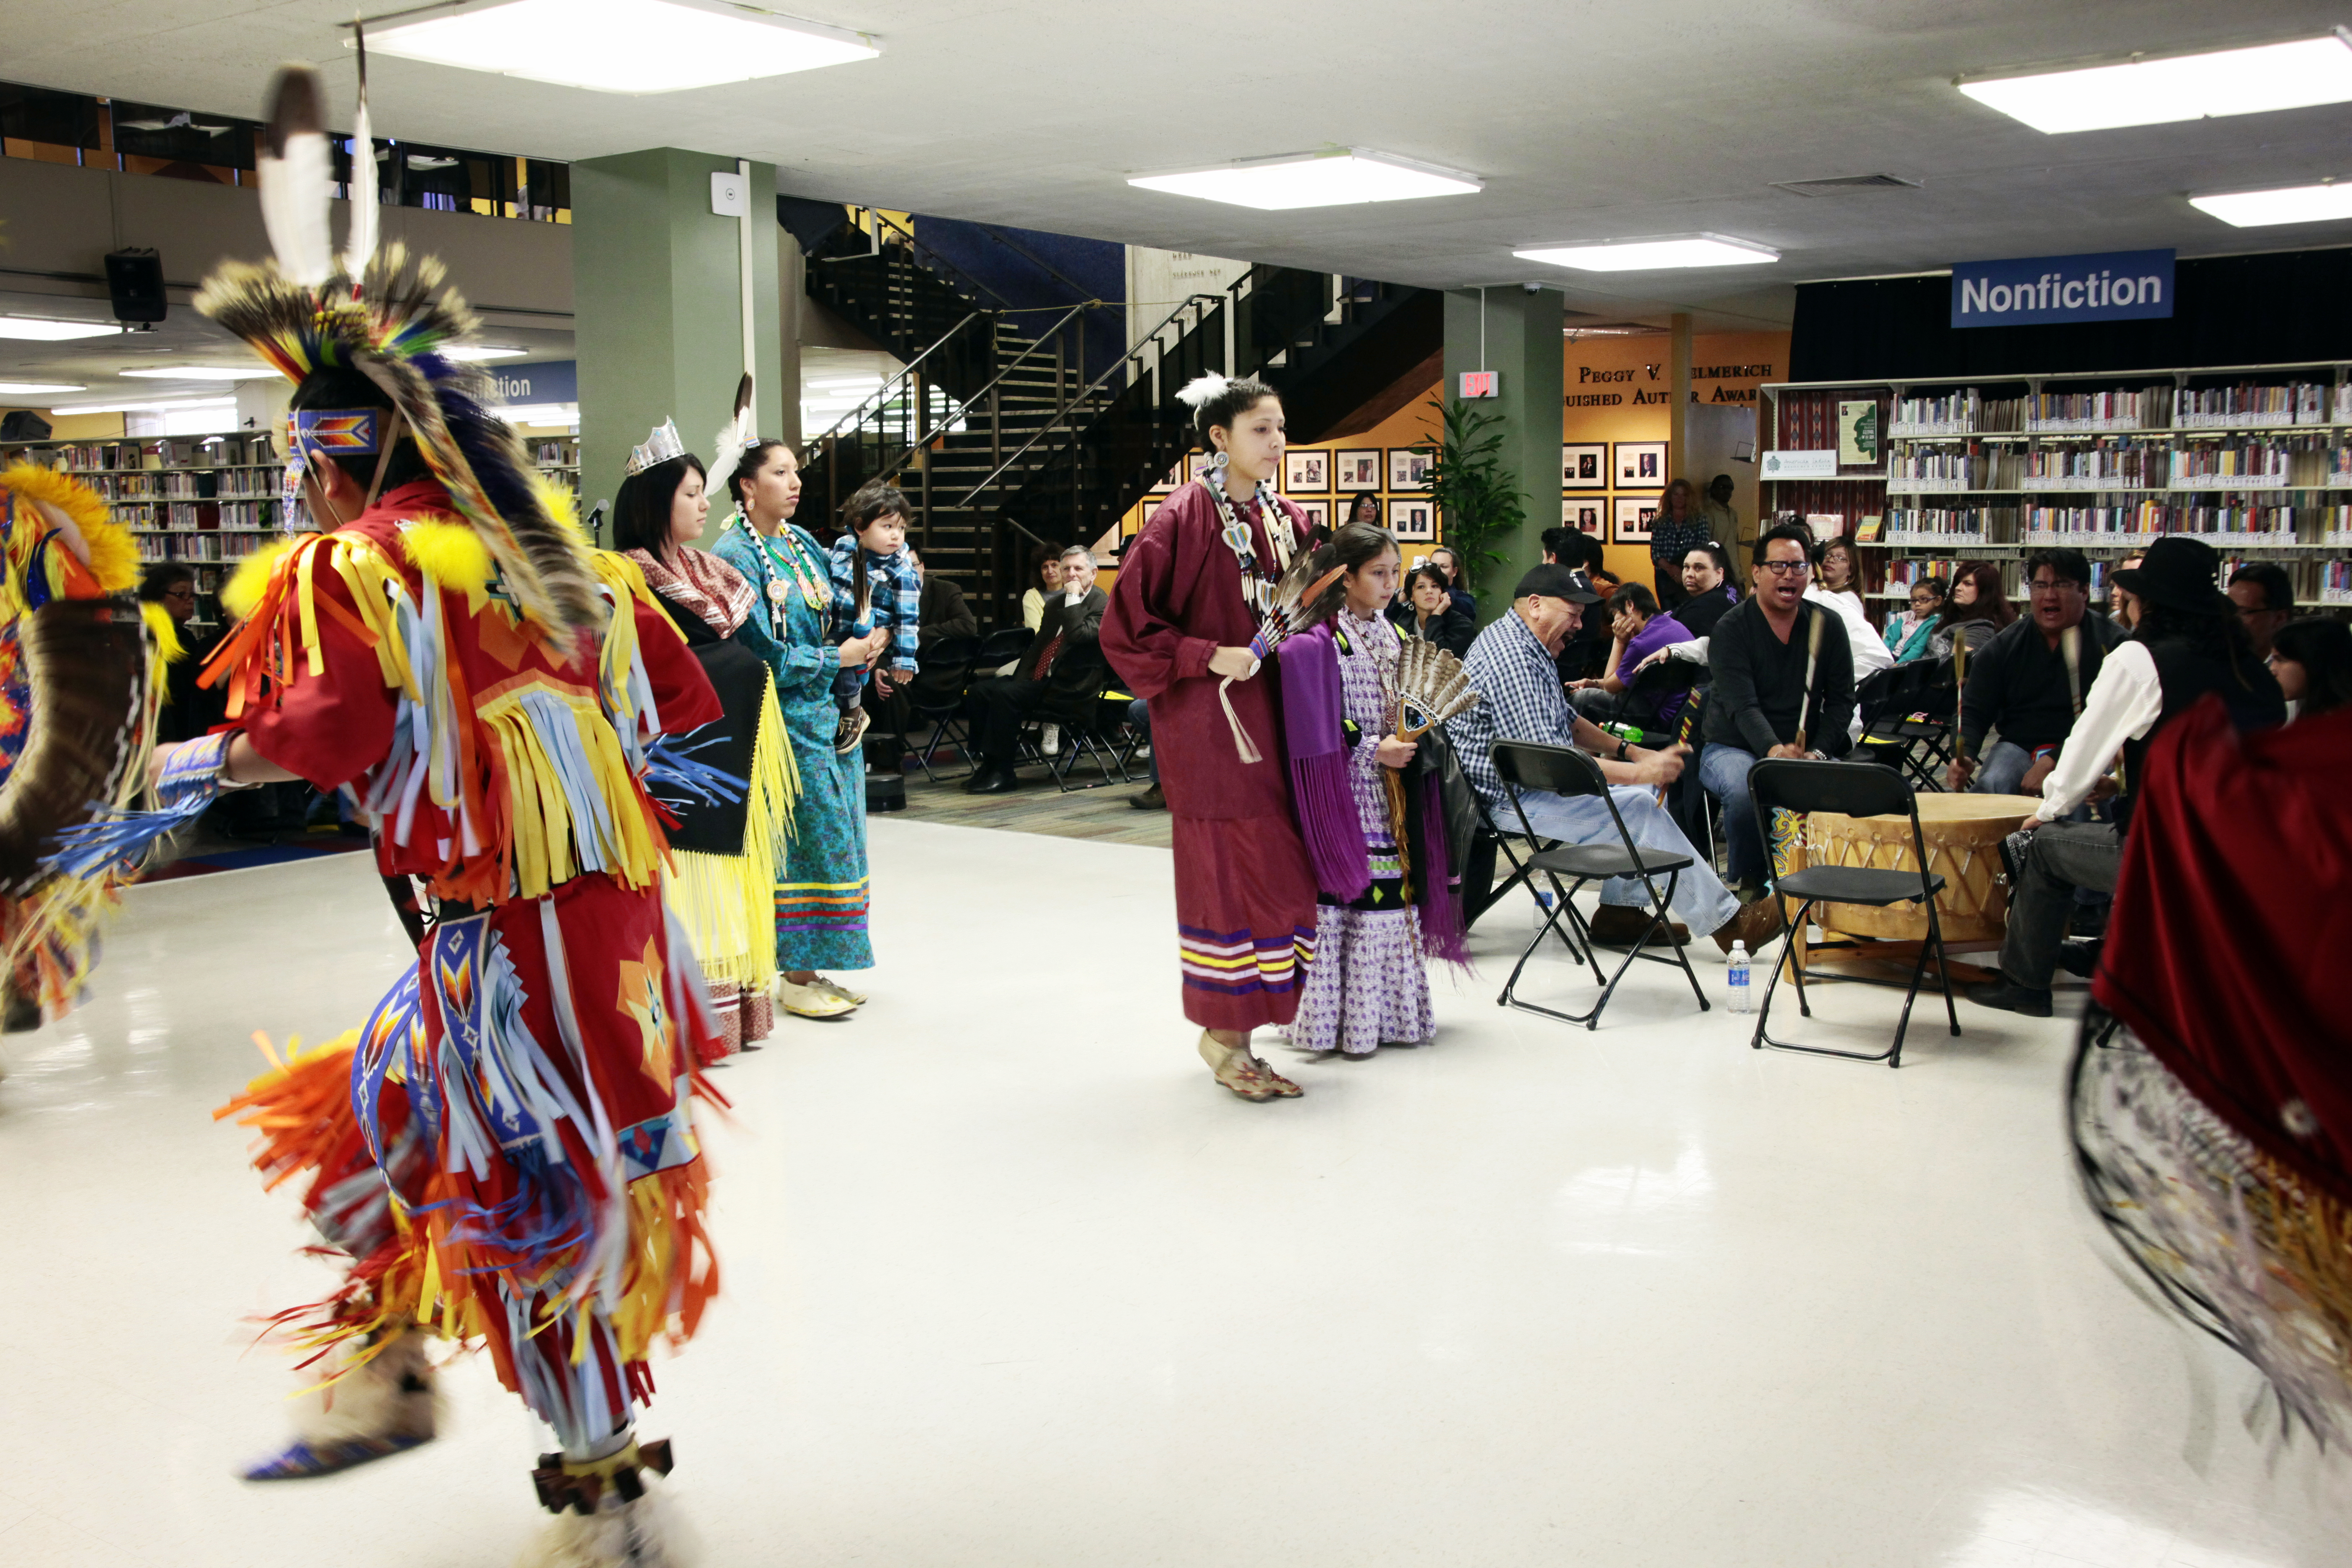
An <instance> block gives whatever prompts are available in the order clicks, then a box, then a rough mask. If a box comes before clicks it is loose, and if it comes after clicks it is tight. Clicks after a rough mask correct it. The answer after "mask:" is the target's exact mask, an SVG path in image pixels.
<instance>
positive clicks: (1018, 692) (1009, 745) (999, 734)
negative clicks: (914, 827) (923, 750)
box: [963, 545, 1110, 795]
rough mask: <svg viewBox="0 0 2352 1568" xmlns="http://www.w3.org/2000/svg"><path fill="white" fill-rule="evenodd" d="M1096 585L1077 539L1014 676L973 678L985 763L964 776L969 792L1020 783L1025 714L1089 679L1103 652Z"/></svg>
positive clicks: (1090, 559)
mask: <svg viewBox="0 0 2352 1568" xmlns="http://www.w3.org/2000/svg"><path fill="white" fill-rule="evenodd" d="M1109 602H1110V601H1109V599H1108V597H1107V596H1106V595H1104V593H1103V591H1102V590H1101V589H1100V588H1097V587H1096V586H1095V558H1094V555H1093V553H1092V552H1089V551H1086V550H1081V549H1079V548H1078V547H1077V546H1076V545H1073V546H1071V547H1070V548H1069V549H1067V550H1065V551H1064V552H1062V587H1061V591H1060V592H1059V593H1056V594H1055V595H1052V596H1051V597H1049V598H1048V599H1046V601H1045V615H1044V616H1043V618H1041V619H1040V620H1039V622H1038V624H1037V631H1036V635H1035V636H1034V637H1031V638H1030V639H1029V646H1028V647H1027V648H1025V649H1024V650H1023V652H1022V655H1021V658H1019V660H1017V661H1016V662H1015V663H1014V665H1013V673H1012V674H1011V675H993V676H990V677H989V678H988V679H984V680H975V681H973V682H972V684H971V694H970V696H969V697H968V698H967V699H966V701H967V703H968V705H969V706H970V708H971V715H972V731H973V733H974V734H976V735H977V736H978V737H979V741H980V766H979V767H978V768H977V769H975V770H973V773H972V775H971V778H969V779H967V780H965V781H964V786H963V787H964V792H965V793H966V794H967V795H1003V794H1005V793H1006V792H1008V791H1011V790H1016V789H1019V788H1020V787H1021V781H1020V779H1019V777H1017V776H1016V774H1015V773H1014V771H1013V768H1014V762H1015V759H1016V758H1017V757H1018V756H1019V754H1020V749H1021V724H1022V721H1023V720H1024V719H1026V718H1027V717H1028V716H1029V715H1030V714H1032V713H1034V712H1035V711H1037V710H1038V708H1039V706H1040V705H1042V704H1043V703H1044V701H1045V695H1046V693H1047V691H1049V690H1051V689H1054V688H1055V687H1058V686H1067V685H1070V684H1073V683H1075V682H1077V681H1082V680H1084V679H1086V678H1087V675H1088V673H1089V672H1090V669H1091V667H1092V666H1093V665H1094V663H1095V661H1097V660H1098V659H1100V658H1101V657H1102V654H1101V649H1100V647H1099V644H1100V643H1101V640H1102V618H1103V610H1104V607H1105V606H1106V605H1108V604H1109Z"/></svg>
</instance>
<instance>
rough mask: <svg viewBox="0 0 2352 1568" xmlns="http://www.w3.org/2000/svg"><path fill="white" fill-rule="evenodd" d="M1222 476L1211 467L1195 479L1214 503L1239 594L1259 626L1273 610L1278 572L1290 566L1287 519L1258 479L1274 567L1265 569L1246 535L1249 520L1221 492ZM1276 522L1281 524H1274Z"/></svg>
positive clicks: (1258, 501)
mask: <svg viewBox="0 0 2352 1568" xmlns="http://www.w3.org/2000/svg"><path fill="white" fill-rule="evenodd" d="M1222 481H1223V469H1213V470H1211V471H1210V473H1209V475H1208V476H1207V477H1206V478H1204V479H1202V480H1200V481H1199V482H1200V485H1201V488H1202V489H1205V490H1207V491H1208V492H1209V494H1210V496H1211V498H1212V499H1213V500H1215V501H1216V503H1217V517H1218V520H1219V521H1220V523H1221V524H1222V525H1223V526H1222V532H1223V536H1224V541H1225V548H1226V549H1228V550H1230V551H1232V552H1234V561H1235V562H1237V563H1239V564H1240V566H1241V569H1242V597H1243V598H1244V599H1245V600H1246V601H1248V604H1249V607H1250V614H1251V615H1252V616H1253V617H1255V619H1256V621H1257V622H1258V624H1259V625H1261V626H1263V625H1265V620H1266V617H1267V616H1271V615H1272V614H1273V613H1274V590H1275V588H1276V585H1277V584H1279V583H1280V582H1281V581H1282V574H1284V573H1285V572H1286V571H1288V570H1289V569H1290V545H1291V541H1290V530H1289V526H1288V524H1289V521H1290V520H1289V518H1288V516H1287V515H1286V513H1285V512H1284V511H1283V510H1282V509H1281V508H1280V507H1279V506H1277V505H1276V504H1275V500H1274V491H1273V490H1272V489H1269V488H1268V487H1267V485H1266V483H1265V480H1263V479H1261V480H1259V481H1258V487H1257V504H1258V510H1259V511H1260V513H1261V514H1262V515H1263V516H1264V517H1265V540H1266V543H1267V545H1268V546H1269V547H1271V549H1272V550H1273V552H1274V563H1273V564H1274V570H1273V571H1272V572H1267V571H1265V570H1264V569H1263V567H1262V566H1261V564H1260V563H1259V561H1258V558H1257V549H1256V543H1255V541H1254V540H1253V539H1251V537H1250V525H1249V520H1248V519H1247V518H1245V517H1244V516H1242V514H1241V509H1240V508H1239V507H1237V506H1235V505H1234V500H1233V497H1231V496H1229V495H1227V494H1226V493H1225V487H1224V485H1223V482H1222ZM1277 521H1279V522H1280V523H1282V524H1283V526H1282V527H1280V528H1277V527H1276V522H1277Z"/></svg>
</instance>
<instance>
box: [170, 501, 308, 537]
mask: <svg viewBox="0 0 2352 1568" xmlns="http://www.w3.org/2000/svg"><path fill="white" fill-rule="evenodd" d="M145 526H147V527H151V528H152V527H157V526H161V527H163V528H165V529H168V530H171V531H175V532H182V533H193V532H197V531H205V532H210V531H214V530H215V529H226V530H228V531H247V530H250V531H263V530H275V529H276V528H277V526H278V503H277V502H276V501H270V500H224V501H173V502H172V503H171V504H170V505H169V506H167V507H165V508H164V509H163V512H162V513H161V521H160V523H157V522H150V523H148V524H146V525H145Z"/></svg>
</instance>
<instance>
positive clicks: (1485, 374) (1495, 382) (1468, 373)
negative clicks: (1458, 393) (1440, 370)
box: [1462, 370, 1503, 397]
mask: <svg viewBox="0 0 2352 1568" xmlns="http://www.w3.org/2000/svg"><path fill="white" fill-rule="evenodd" d="M1462 395H1463V396H1465V397H1500V396H1502V395H1503V373H1502V372H1501V371H1499V370H1465V371H1464V372H1463V373H1462Z"/></svg>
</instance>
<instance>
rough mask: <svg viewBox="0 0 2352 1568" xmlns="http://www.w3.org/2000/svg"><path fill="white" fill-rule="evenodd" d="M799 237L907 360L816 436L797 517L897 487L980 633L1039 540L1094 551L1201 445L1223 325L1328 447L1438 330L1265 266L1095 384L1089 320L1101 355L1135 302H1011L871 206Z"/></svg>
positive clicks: (850, 314) (1403, 308) (997, 617)
mask: <svg viewBox="0 0 2352 1568" xmlns="http://www.w3.org/2000/svg"><path fill="white" fill-rule="evenodd" d="M800 227H801V226H800V225H796V228H800ZM808 238H810V236H809V235H807V233H806V231H805V230H804V229H803V243H804V246H805V247H806V250H807V255H808V268H807V277H808V292H809V295H810V297H811V298H813V299H816V300H821V301H823V302H824V304H825V305H826V306H827V307H828V308H829V309H831V310H834V311H835V313H836V314H838V315H840V316H842V317H843V318H845V320H847V321H850V322H851V323H853V324H854V325H856V327H857V328H858V329H859V330H860V331H864V332H866V334H867V335H868V336H870V337H872V338H873V339H874V340H875V341H876V342H877V343H879V344H881V345H882V346H883V347H885V348H887V350H889V352H890V353H892V354H893V355H894V356H896V357H897V358H898V359H899V360H900V361H902V362H903V363H905V365H906V369H905V370H904V371H902V372H900V373H899V374H898V375H897V376H895V377H893V378H892V379H891V380H890V381H889V382H888V383H887V384H885V385H884V386H883V387H882V388H881V389H880V390H879V391H878V392H877V393H876V394H875V395H873V396H871V397H869V398H868V399H867V400H866V402H865V403H864V404H862V405H859V406H858V407H857V408H856V409H854V410H852V411H851V412H850V413H849V414H848V415H846V416H844V417H842V418H841V419H839V420H837V421H836V422H835V425H834V426H833V427H832V428H831V429H830V430H827V431H825V432H824V433H822V434H821V435H818V436H816V437H814V439H812V440H811V441H810V442H809V443H808V453H807V458H806V460H805V464H804V479H803V490H802V494H803V498H804V500H803V505H802V510H801V514H800V515H801V519H802V521H803V523H804V524H805V525H807V526H811V527H819V528H823V529H824V530H826V531H828V532H829V531H831V530H832V529H834V528H836V527H838V521H837V519H838V515H839V509H840V506H841V504H842V502H844V501H845V500H847V499H848V498H849V496H850V495H851V494H852V493H853V492H854V491H855V490H856V489H857V487H858V486H859V485H861V484H863V483H865V482H866V480H867V479H876V478H883V479H890V480H891V481H892V482H894V483H896V484H897V485H898V487H899V488H900V489H902V490H904V491H905V492H906V494H907V498H908V501H909V502H910V503H911V504H912V506H913V508H914V513H915V515H914V526H913V527H912V529H911V530H910V537H911V538H912V540H913V542H914V544H915V548H916V549H917V550H918V551H919V552H921V554H922V557H923V560H924V563H925V564H926V566H927V568H929V569H935V570H938V571H941V572H945V573H947V574H949V575H950V576H951V577H953V578H954V579H955V580H956V582H957V583H958V584H961V586H962V587H963V588H964V589H965V592H966V594H967V596H968V597H969V599H970V600H971V604H972V607H973V609H974V610H975V612H976V613H977V614H978V615H979V616H980V619H981V622H982V625H983V626H994V625H1000V624H1003V623H1005V622H1007V621H1011V620H1014V619H1017V617H1018V615H1019V603H1020V597H1021V595H1022V593H1023V591H1024V589H1025V588H1026V587H1027V586H1028V572H1027V563H1028V561H1029V559H1030V557H1031V555H1032V553H1033V552H1034V551H1035V550H1037V549H1039V548H1041V547H1042V548H1045V549H1050V550H1059V549H1061V548H1062V547H1064V546H1065V545H1068V544H1072V543H1079V544H1087V543H1092V542H1094V541H1095V540H1096V539H1097V538H1098V537H1099V536H1100V535H1101V534H1102V533H1103V532H1104V531H1105V530H1107V529H1108V528H1109V527H1110V526H1111V524H1112V522H1113V521H1116V520H1117V519H1118V518H1119V517H1121V516H1122V515H1124V514H1125V513H1126V512H1127V510H1129V508H1131V507H1132V506H1134V504H1135V503H1136V502H1137V501H1138V500H1140V499H1142V497H1143V496H1144V495H1145V493H1146V492H1148V491H1149V489H1150V487H1151V485H1152V484H1153V482H1154V481H1155V480H1156V479H1158V478H1159V477H1160V476H1161V475H1163V474H1165V473H1167V472H1168V470H1169V469H1170V468H1171V467H1173V466H1174V465H1175V464H1176V463H1178V462H1179V461H1181V459H1182V458H1183V456H1184V454H1185V453H1186V452H1187V451H1189V450H1191V449H1192V433H1191V429H1190V427H1189V424H1188V419H1187V411H1186V410H1185V409H1184V407H1183V406H1182V405H1181V404H1179V403H1177V402H1176V399H1175V394H1176V390H1177V388H1179V387H1181V386H1182V385H1183V384H1184V383H1185V382H1187V381H1189V380H1191V379H1192V377H1194V376H1196V375H1200V374H1204V373H1205V372H1207V371H1210V370H1225V369H1226V367H1227V361H1228V353H1227V343H1228V332H1227V322H1228V321H1230V322H1231V323H1232V331H1231V334H1230V336H1231V345H1232V354H1231V356H1230V357H1231V359H1232V361H1233V363H1234V369H1233V372H1232V374H1253V373H1255V374H1258V375H1260V376H1262V377H1263V378H1265V380H1267V381H1268V382H1269V383H1271V384H1273V385H1274V386H1275V387H1276V390H1277V391H1279V392H1281V393H1282V395H1283V398H1284V403H1285V407H1286V413H1287V415H1288V417H1289V424H1290V430H1291V437H1292V439H1294V440H1297V441H1300V442H1308V441H1315V440H1319V439H1322V438H1323V437H1324V436H1325V435H1326V434H1327V433H1328V431H1329V430H1331V429H1332V428H1333V426H1335V425H1336V424H1337V423H1338V422H1339V420H1340V419H1343V418H1345V417H1346V416H1348V415H1349V413H1351V412H1353V411H1354V410H1355V408H1357V407H1358V406H1359V405H1361V404H1362V403H1363V402H1364V401H1365V399H1366V397H1367V396H1368V395H1371V394H1374V393H1377V392H1379V391H1381V389H1383V388H1385V387H1387V386H1388V385H1389V384H1391V382H1393V381H1395V380H1396V379H1397V376H1398V375H1399V374H1402V373H1403V372H1406V371H1410V370H1411V369H1412V368H1413V367H1414V366H1415V365H1417V364H1419V363H1421V362H1423V361H1424V360H1426V359H1427V358H1428V357H1429V355H1431V354H1432V353H1435V352H1436V349H1437V347H1438V342H1439V339H1440V336H1441V335H1442V328H1441V326H1440V321H1439V317H1440V306H1439V300H1438V296H1437V295H1436V294H1435V293H1434V292H1433V291H1431V290H1427V289H1402V288H1395V287H1392V286H1390V285H1386V284H1381V283H1375V282H1371V281H1370V280H1366V279H1345V280H1340V281H1337V282H1335V279H1333V278H1332V277H1331V276H1330V275H1329V274H1328V273H1314V272H1304V271H1300V270H1298V269H1297V268H1276V267H1258V268H1252V269H1251V270H1250V272H1249V273H1248V274H1247V275H1245V276H1244V277H1243V278H1241V279H1238V280H1236V281H1235V282H1234V285H1233V286H1232V288H1230V289H1227V290H1226V292H1225V293H1224V294H1222V295H1214V294H1202V295H1195V296H1193V297H1192V298H1191V299H1189V300H1183V301H1181V302H1180V303H1179V304H1178V305H1177V306H1176V307H1175V308H1174V309H1173V310H1171V311H1170V312H1169V313H1168V315H1167V316H1166V317H1165V318H1163V319H1162V320H1161V321H1160V322H1159V323H1158V324H1157V325H1156V326H1155V327H1154V328H1153V329H1152V330H1151V331H1150V332H1148V333H1145V334H1144V335H1143V336H1142V337H1140V338H1139V340H1138V341H1137V342H1136V344H1135V345H1134V347H1132V348H1131V349H1129V351H1128V352H1127V353H1124V354H1123V355H1121V356H1120V357H1119V358H1118V359H1117V360H1115V361H1113V362H1111V363H1109V364H1108V366H1107V368H1104V369H1102V370H1100V371H1098V372H1097V373H1096V374H1093V375H1092V376H1088V375H1087V374H1086V367H1087V365H1088V363H1089V361H1088V354H1087V332H1088V331H1089V324H1090V319H1091V327H1092V331H1094V333H1095V334H1096V336H1095V342H1094V353H1093V363H1097V364H1100V363H1102V362H1103V358H1104V350H1103V339H1104V335H1105V334H1106V333H1109V334H1118V335H1123V333H1124V329H1125V324H1126V323H1125V311H1124V310H1123V309H1111V308H1106V307H1103V306H1101V305H1099V304H1096V303H1093V302H1090V301H1079V302H1076V303H1073V304H1071V305H1069V306H1067V307H1066V308H1063V309H1060V310H1034V309H1032V310H1014V309H1013V308H1012V307H1011V306H1009V305H1007V304H1006V303H1005V302H1004V301H1003V300H1001V299H999V298H997V297H996V296H995V295H994V294H993V292H992V290H990V289H988V288H987V287H986V285H985V284H983V283H982V282H981V281H979V280H978V279H973V278H971V276H970V275H969V274H966V273H964V272H962V271H961V269H960V268H956V267H954V265H953V264H952V263H951V262H950V261H948V260H947V258H943V257H940V256H939V255H938V254H937V253H935V252H932V251H930V250H929V247H925V246H923V245H922V244H921V242H920V241H919V239H917V237H915V236H914V235H913V234H912V233H910V232H908V230H906V229H903V228H900V227H898V226H896V225H893V224H891V223H889V222H888V220H887V219H885V218H882V217H880V216H878V215H873V214H866V215H864V221H863V224H862V226H861V225H860V224H858V223H853V222H851V221H849V217H848V214H847V212H846V210H845V214H844V222H843V223H842V225H841V226H839V227H838V228H835V229H834V230H833V231H832V232H831V233H830V234H827V235H824V236H823V237H819V238H817V240H816V243H814V245H809V244H807V240H808ZM1424 339H1425V340H1426V342H1423V340H1424ZM1112 341H1114V342H1116V341H1117V336H1114V337H1113V340H1112Z"/></svg>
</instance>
